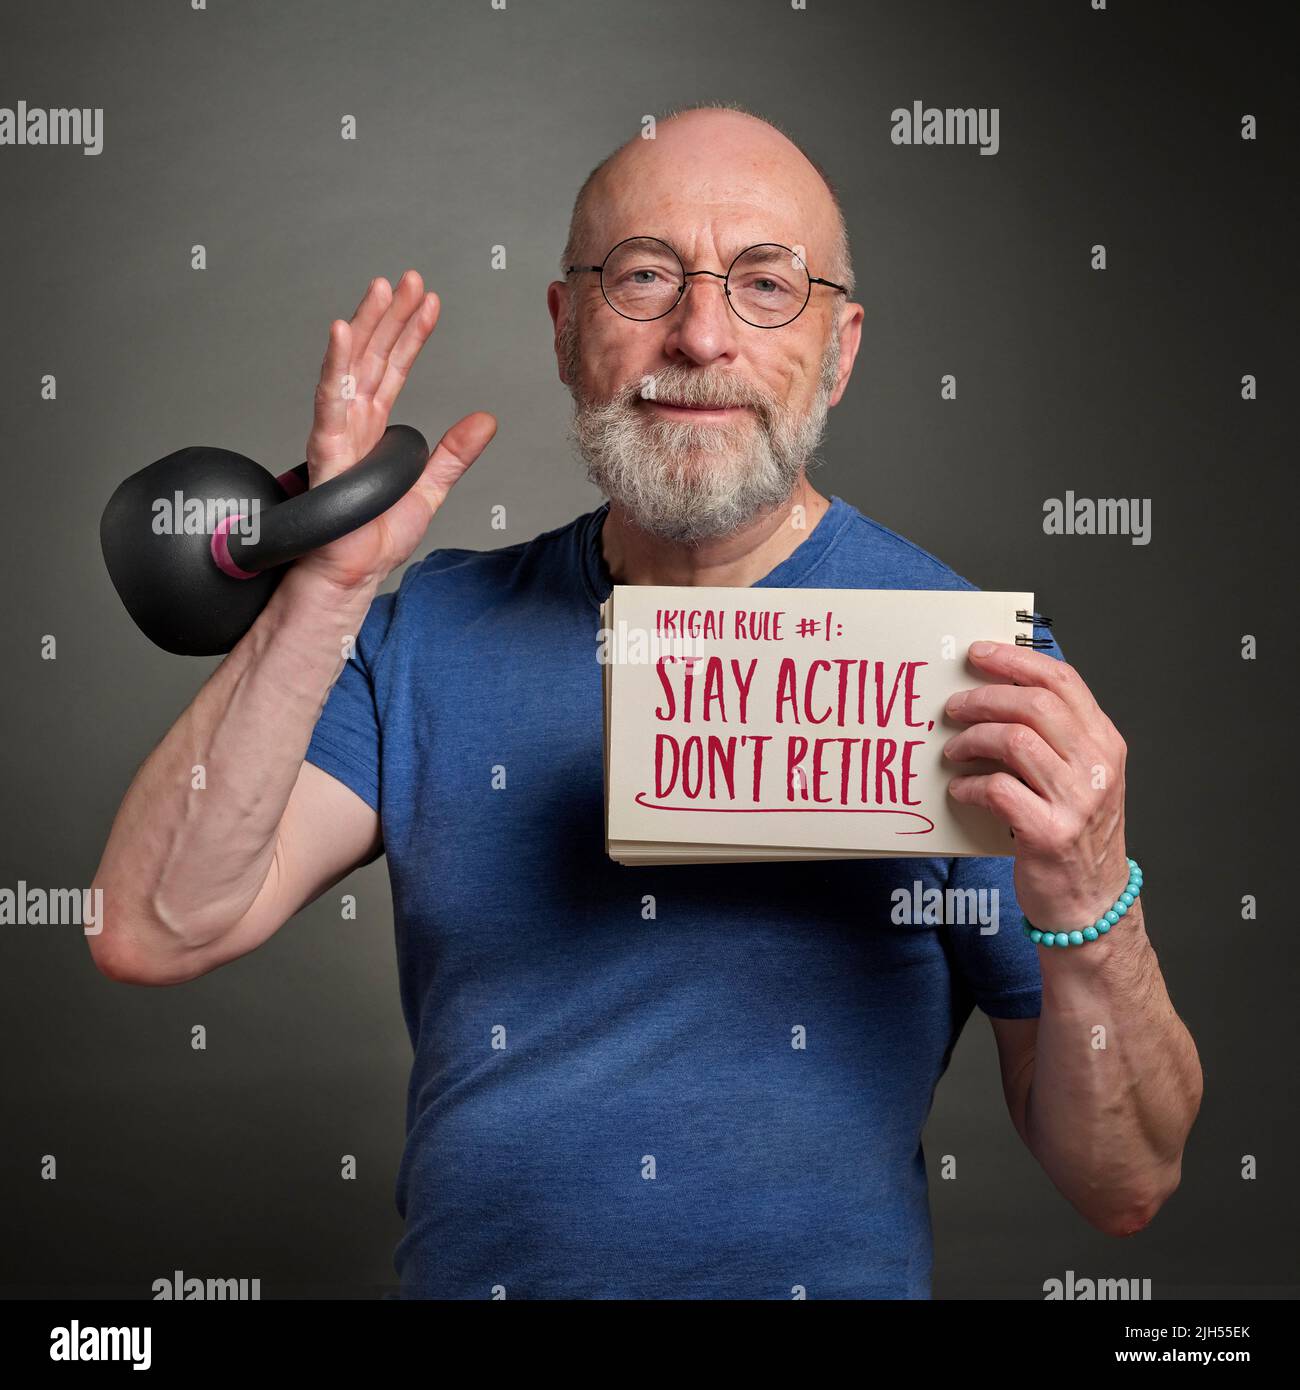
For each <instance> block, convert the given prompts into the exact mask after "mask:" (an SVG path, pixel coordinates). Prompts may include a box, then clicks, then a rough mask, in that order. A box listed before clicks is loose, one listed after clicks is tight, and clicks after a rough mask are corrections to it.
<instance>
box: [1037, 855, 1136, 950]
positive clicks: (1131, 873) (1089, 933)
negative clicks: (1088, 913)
mask: <svg viewBox="0 0 1300 1390" xmlns="http://www.w3.org/2000/svg"><path fill="white" fill-rule="evenodd" d="M1141 891H1142V870H1141V869H1139V868H1138V862H1137V860H1136V859H1130V860H1129V861H1128V884H1127V886H1126V887H1125V889H1124V891H1123V892H1122V893H1121V894H1120V895H1119V897H1118V898H1116V899H1115V905H1114V907H1112V908H1111V909H1110V910H1109V911H1108V912H1103V913H1102V914H1101V916H1100V917H1098V918H1097V920H1096V921H1095V922H1094V923H1093V924H1092V926H1090V927H1084V928H1083V929H1082V930H1081V931H1058V932H1050V931H1039V930H1038V928H1037V927H1035V926H1033V925H1032V924H1031V923H1030V921H1029V918H1028V917H1022V918H1021V920H1022V921H1023V922H1024V924H1025V935H1026V936H1027V937H1028V938H1029V939H1030V941H1032V942H1034V943H1035V944H1036V945H1038V946H1082V945H1084V944H1085V943H1086V942H1089V941H1096V939H1097V938H1098V937H1099V936H1105V935H1106V933H1107V932H1108V931H1109V930H1110V929H1111V928H1112V927H1113V926H1114V925H1115V923H1116V922H1118V921H1119V919H1120V918H1121V917H1123V916H1124V914H1125V913H1126V912H1127V911H1128V910H1129V908H1130V907H1132V906H1133V904H1134V903H1135V902H1136V901H1137V899H1138V894H1139V893H1141Z"/></svg>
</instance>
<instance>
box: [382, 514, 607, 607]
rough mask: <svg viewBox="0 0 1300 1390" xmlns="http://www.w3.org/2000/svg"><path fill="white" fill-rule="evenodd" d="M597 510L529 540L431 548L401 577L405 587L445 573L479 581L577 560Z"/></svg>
mask: <svg viewBox="0 0 1300 1390" xmlns="http://www.w3.org/2000/svg"><path fill="white" fill-rule="evenodd" d="M596 515H597V513H596V512H585V513H583V515H582V516H577V517H574V518H573V520H572V521H566V522H565V523H564V525H562V526H556V527H554V528H553V529H552V530H550V531H543V532H541V534H540V535H536V536H533V537H531V538H530V539H529V540H526V541H516V542H514V544H512V545H502V546H495V547H493V548H491V549H488V550H469V549H463V548H461V547H458V546H439V547H437V548H435V549H433V550H431V551H430V552H429V553H428V554H427V555H426V556H425V557H424V559H422V560H420V561H418V562H417V563H415V564H414V565H410V566H408V568H407V571H406V573H405V574H404V575H403V576H402V585H401V587H402V588H406V587H407V585H408V584H410V585H418V584H419V583H420V582H421V581H423V580H426V579H433V578H436V577H439V576H446V577H448V578H451V579H456V580H461V581H466V582H471V583H472V582H475V581H477V580H484V581H498V580H499V579H500V577H501V576H502V575H503V574H509V573H511V572H513V571H515V570H518V569H520V568H521V567H525V568H526V567H527V566H529V565H530V564H536V563H539V562H543V561H552V562H559V563H565V562H576V561H577V560H578V559H579V550H580V546H581V545H582V543H583V540H584V538H585V536H586V533H587V529H588V527H589V525H590V523H591V522H592V520H593V518H594V517H595V516H596Z"/></svg>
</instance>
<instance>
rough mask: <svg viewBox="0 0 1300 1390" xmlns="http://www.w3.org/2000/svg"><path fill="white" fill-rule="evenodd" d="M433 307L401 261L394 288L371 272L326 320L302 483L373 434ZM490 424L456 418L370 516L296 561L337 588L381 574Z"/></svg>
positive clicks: (352, 457)
mask: <svg viewBox="0 0 1300 1390" xmlns="http://www.w3.org/2000/svg"><path fill="white" fill-rule="evenodd" d="M440 308H441V305H440V303H439V300H438V296H437V295H436V294H433V293H432V292H430V293H428V294H426V293H425V290H424V281H423V280H422V279H421V277H420V275H419V274H418V273H417V272H416V271H414V270H408V271H407V272H406V274H405V275H403V276H402V278H401V280H399V281H398V285H397V290H396V291H394V290H393V289H392V287H391V286H390V285H389V283H388V281H387V280H385V279H383V278H382V277H380V278H378V279H375V280H373V281H371V283H370V287H369V288H368V289H367V290H366V293H365V295H364V297H363V298H362V300H361V303H360V304H358V305H357V309H356V312H355V313H354V314H353V315H352V318H351V320H350V321H349V322H344V321H343V320H342V319H335V320H334V322H333V323H332V324H331V325H330V335H329V345H328V347H327V348H326V351H325V360H324V362H323V363H322V364H321V373H320V381H319V383H318V384H317V387H316V398H315V409H314V412H313V417H312V428H311V433H310V435H309V436H308V438H307V465H308V472H309V474H310V479H311V486H312V487H316V486H318V485H319V484H320V483H323V482H326V481H327V480H328V479H330V478H333V477H335V476H337V475H338V474H339V473H343V472H345V471H346V470H347V469H349V468H351V467H352V465H353V464H355V463H356V462H357V461H358V460H359V459H362V458H364V457H365V456H366V454H368V453H369V452H370V450H371V449H373V448H374V446H375V445H376V444H377V443H378V442H379V440H380V438H381V436H382V435H383V433H384V431H385V430H386V429H387V428H388V423H389V413H390V411H391V410H392V408H393V404H394V402H395V401H396V400H397V397H398V394H399V393H400V392H401V389H402V387H403V385H404V384H405V382H406V378H407V376H408V374H409V373H410V370H411V365H412V364H413V363H414V361H415V359H416V357H418V356H419V353H420V349H421V348H422V347H423V346H424V344H425V342H426V340H427V339H428V337H429V335H430V334H431V333H432V332H433V329H434V325H435V324H436V323H437V322H438V312H439V309H440ZM496 428H497V422H496V420H495V418H494V417H493V416H491V415H489V414H488V413H487V412H486V411H475V412H474V413H473V414H472V415H467V416H465V418H464V419H462V420H459V421H458V422H457V423H456V424H454V425H453V426H452V427H451V428H450V429H449V430H448V431H447V432H446V433H445V434H444V435H443V436H442V438H441V439H440V440H439V441H438V445H437V447H436V448H435V449H434V451H433V452H432V453H431V454H430V455H429V461H428V463H426V464H425V468H424V472H423V474H422V475H421V477H420V479H419V481H418V482H417V483H416V484H415V486H414V487H413V488H412V489H411V491H410V492H408V493H407V494H406V495H405V496H404V497H403V498H402V499H401V500H400V501H398V502H396V503H395V504H394V505H393V506H391V507H390V508H389V509H388V510H387V511H386V512H384V513H383V515H382V516H378V517H376V518H375V520H374V521H371V522H369V523H367V524H366V525H365V526H362V527H361V528H360V529H359V530H356V531H353V532H352V533H351V534H350V535H347V536H343V537H341V538H340V539H339V540H337V541H332V542H331V543H330V544H329V545H326V546H322V547H321V548H320V549H319V550H315V551H313V552H312V553H311V554H309V555H306V556H304V557H303V559H301V560H300V561H299V562H298V564H299V566H300V567H303V568H305V569H307V570H311V571H315V572H317V573H319V574H320V575H321V576H322V577H324V578H326V579H328V580H329V581H330V582H331V583H333V584H335V585H338V586H339V587H342V588H359V587H364V586H366V585H369V584H378V583H381V582H382V581H383V580H384V579H385V578H386V577H387V576H388V574H389V573H390V572H391V571H392V570H394V569H396V568H397V566H398V565H400V564H402V562H403V561H405V560H406V559H407V558H408V557H409V556H410V554H411V552H412V551H413V550H414V549H415V547H416V546H417V545H418V544H419V543H420V539H421V537H422V536H423V535H424V533H425V531H426V530H427V529H428V526H429V522H430V521H431V520H432V519H433V516H434V513H435V512H437V510H438V508H439V507H440V506H441V505H442V503H443V502H444V501H445V499H446V497H447V494H448V492H450V491H451V488H452V487H453V485H454V484H455V483H456V481H457V480H458V479H459V478H460V477H461V475H462V474H463V473H464V472H465V470H466V469H467V468H468V467H469V466H470V464H472V463H473V462H474V460H475V459H476V458H477V457H478V456H479V454H480V453H482V452H483V449H484V448H485V447H486V446H487V444H488V441H489V440H491V438H492V436H493V435H494V434H495V433H496Z"/></svg>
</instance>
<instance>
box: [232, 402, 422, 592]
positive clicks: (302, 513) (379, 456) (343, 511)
mask: <svg viewBox="0 0 1300 1390" xmlns="http://www.w3.org/2000/svg"><path fill="white" fill-rule="evenodd" d="M428 458H429V446H428V445H427V444H426V443H425V440H424V436H423V435H422V434H421V433H420V431H419V430H417V429H412V427H411V426H410V425H389V427H388V428H387V429H386V430H385V431H384V433H383V435H382V436H381V437H380V440H379V443H378V444H376V445H375V447H374V448H373V449H371V451H370V452H369V453H368V454H367V455H366V456H365V457H364V458H363V459H360V460H358V462H356V463H355V464H353V465H352V467H351V468H349V469H347V470H346V472H343V473H340V474H339V475H338V477H336V478H331V479H329V481H328V482H324V483H321V484H319V485H318V486H317V487H313V488H309V487H308V485H307V484H308V472H307V465H306V464H305V463H300V464H299V465H298V466H297V467H296V468H291V469H290V470H289V471H288V472H287V473H282V474H281V475H280V476H279V477H278V478H277V479H276V482H277V483H279V484H280V486H281V488H282V489H283V490H284V491H285V492H287V493H289V494H291V495H290V496H289V497H288V498H287V499H286V500H285V501H283V502H279V503H277V504H276V505H275V506H273V507H268V508H266V509H265V510H264V511H263V512H262V515H261V517H260V519H259V520H260V526H259V534H258V537H257V539H256V540H249V539H247V538H246V537H244V536H241V535H240V533H239V530H238V529H237V528H234V529H231V528H230V526H223V527H221V528H220V529H219V531H218V532H217V534H215V535H214V536H213V538H212V541H213V545H212V553H213V558H214V559H215V560H216V561H217V563H218V565H219V566H220V568H221V569H222V570H223V571H224V572H225V573H226V574H229V575H231V577H232V578H244V577H248V578H252V576H253V575H255V574H260V573H261V572H262V571H263V570H269V569H274V568H275V567H276V566H277V565H284V564H287V563H288V562H289V561H290V560H296V559H297V558H298V557H299V556H300V555H305V554H306V553H307V552H308V551H309V550H316V549H318V548H319V547H320V546H322V545H328V544H329V543H330V542H331V541H336V540H338V539H339V537H340V536H346V535H347V534H348V533H349V532H350V531H356V530H357V529H359V528H360V527H362V526H365V525H366V524H367V523H368V522H371V521H373V520H374V519H375V518H376V517H377V516H382V515H383V514H384V513H385V512H386V511H387V510H388V509H389V507H391V506H392V505H393V504H394V503H395V502H399V501H400V500H401V499H402V498H403V497H404V496H405V495H406V494H407V493H408V492H409V491H410V490H411V488H413V487H414V486H415V484H416V482H417V480H418V479H419V477H420V474H421V473H423V472H424V466H425V464H426V463H427V462H428ZM293 494H296V495H293ZM235 520H236V519H235V518H233V517H232V518H230V519H229V522H230V523H233V522H234V521H235ZM223 560H225V561H228V562H229V567H227V564H226V563H223Z"/></svg>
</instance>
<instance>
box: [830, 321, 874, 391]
mask: <svg viewBox="0 0 1300 1390" xmlns="http://www.w3.org/2000/svg"><path fill="white" fill-rule="evenodd" d="M866 314H867V311H866V310H865V309H864V308H863V307H862V305H861V304H846V305H844V307H843V308H842V309H841V310H840V315H841V320H842V321H841V323H840V367H839V377H838V379H837V380H836V382H835V389H834V391H832V392H831V398H830V401H829V404H830V405H839V403H840V399H841V397H842V396H843V395H844V392H845V390H846V388H847V387H848V384H849V377H850V376H852V375H853V363H854V361H855V359H856V358H857V355H858V349H859V348H860V347H861V346H862V320H863V319H864V318H865V317H866Z"/></svg>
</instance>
